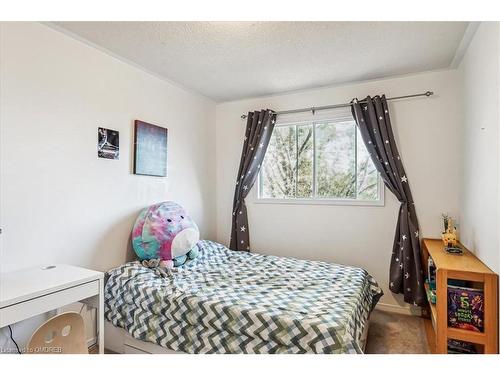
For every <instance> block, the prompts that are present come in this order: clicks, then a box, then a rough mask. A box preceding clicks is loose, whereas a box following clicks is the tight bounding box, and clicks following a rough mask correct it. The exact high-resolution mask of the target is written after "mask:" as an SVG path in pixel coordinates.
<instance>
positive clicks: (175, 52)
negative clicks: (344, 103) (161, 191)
mask: <svg viewBox="0 0 500 375" xmlns="http://www.w3.org/2000/svg"><path fill="white" fill-rule="evenodd" d="M55 24H56V25H57V26H59V27H62V28H64V29H66V30H68V31H70V32H71V33H73V34H77V35H78V36H79V37H82V38H84V39H86V40H88V41H90V42H92V43H93V44H96V45H98V46H100V47H103V48H104V49H106V50H108V51H111V52H112V53H114V54H115V55H118V56H121V57H123V58H125V59H127V60H129V61H132V62H134V63H136V64H138V65H140V66H142V67H144V68H145V69H147V70H149V71H151V72H154V73H156V74H158V75H160V76H162V77H165V78H167V79H169V80H171V81H175V82H177V83H179V84H181V85H183V86H185V87H187V88H190V89H192V90H194V91H197V92H199V93H201V94H203V95H205V96H207V97H209V98H212V99H213V100H215V101H217V102H223V101H228V100H235V99H240V98H245V97H253V96H260V95H268V94H275V93H280V92H286V91H291V90H297V89H304V88H310V87H317V86H325V85H330V84H339V83H345V82H352V81H359V80H366V79H375V78H381V77H388V76H392V75H399V74H406V73H415V72H420V71H426V70H432V69H440V68H446V67H448V66H449V65H450V63H451V61H452V59H453V57H454V55H455V51H456V50H457V47H458V45H459V43H460V41H461V39H462V36H463V34H464V31H465V29H466V27H467V22H56V23H55Z"/></svg>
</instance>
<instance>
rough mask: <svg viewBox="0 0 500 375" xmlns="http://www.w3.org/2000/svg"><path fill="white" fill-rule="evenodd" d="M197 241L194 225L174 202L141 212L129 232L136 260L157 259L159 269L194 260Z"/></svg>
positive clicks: (164, 203) (182, 209)
mask: <svg viewBox="0 0 500 375" xmlns="http://www.w3.org/2000/svg"><path fill="white" fill-rule="evenodd" d="M199 239H200V232H199V230H198V227H197V226H196V223H195V222H194V221H193V220H192V219H191V217H190V216H189V215H188V214H187V212H186V210H184V208H182V207H181V206H179V205H178V204H177V203H175V202H162V203H158V204H154V205H152V206H150V207H147V208H145V209H143V210H142V211H141V213H140V214H139V217H138V218H137V220H136V221H135V224H134V229H133V230H132V246H133V247H134V251H135V253H136V254H137V256H138V257H139V259H140V260H150V259H160V266H162V267H168V268H171V267H178V266H180V265H182V264H184V263H185V262H186V261H187V260H188V259H194V258H196V257H197V256H198V247H197V246H196V244H197V242H198V240H199Z"/></svg>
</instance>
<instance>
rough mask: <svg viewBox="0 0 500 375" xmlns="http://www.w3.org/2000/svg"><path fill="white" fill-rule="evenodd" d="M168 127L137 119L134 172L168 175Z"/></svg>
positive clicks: (160, 175)
mask: <svg viewBox="0 0 500 375" xmlns="http://www.w3.org/2000/svg"><path fill="white" fill-rule="evenodd" d="M167 141H168V129H167V128H162V127H161V126H157V125H153V124H149V123H147V122H144V121H140V120H135V131H134V174H139V175H146V176H158V177H166V176H167Z"/></svg>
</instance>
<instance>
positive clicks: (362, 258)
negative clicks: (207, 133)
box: [216, 70, 461, 312]
mask: <svg viewBox="0 0 500 375" xmlns="http://www.w3.org/2000/svg"><path fill="white" fill-rule="evenodd" d="M427 90H433V91H434V92H435V95H434V96H433V97H432V98H430V99H427V98H420V99H412V100H403V101H398V102H391V103H390V104H389V107H390V111H391V117H392V119H393V124H394V125H393V126H394V127H395V129H394V131H395V136H396V139H397V141H398V144H399V147H400V153H401V155H402V157H403V162H404V164H405V167H406V172H407V174H408V176H409V181H410V184H411V188H412V191H413V195H414V200H415V202H416V205H417V212H418V217H419V220H420V225H421V233H422V235H423V236H425V237H438V236H439V235H440V233H441V225H442V224H441V219H440V215H441V213H442V212H449V213H450V214H451V215H454V216H457V214H458V184H459V171H458V166H457V158H456V157H455V156H454V155H455V153H454V152H455V151H454V150H457V148H458V147H459V134H458V132H459V129H460V120H461V113H460V111H461V108H460V103H461V92H460V85H459V79H458V72H457V71H456V70H447V71H437V72H429V73H424V74H418V75H412V76H403V77H398V78H392V79H384V80H378V81H369V82H363V83H357V84H351V85H345V86H338V87H328V88H319V89H314V90H306V91H301V92H296V93H290V94H286V95H277V96H271V97H260V98H254V99H248V100H240V101H235V102H228V103H222V104H218V105H217V113H216V165H217V179H216V181H217V187H216V192H217V240H218V241H219V242H222V243H224V244H228V241H229V235H230V227H231V208H232V198H233V193H234V190H233V189H234V183H233V182H234V179H235V175H236V172H237V168H238V164H239V158H240V153H241V147H242V142H243V136H244V130H245V121H243V120H241V119H240V115H241V114H242V113H246V112H248V111H249V110H256V109H261V108H271V109H274V110H284V109H290V108H302V107H310V106H321V105H328V104H332V103H345V102H349V101H350V100H351V99H352V98H353V97H360V98H361V97H365V96H366V95H368V94H370V95H375V94H380V93H385V94H386V95H387V96H389V97H390V96H396V95H405V94H413V93H419V92H425V91H427ZM252 190H253V191H252V192H250V195H249V196H250V197H249V199H247V207H248V211H249V226H250V236H251V244H252V249H253V250H254V251H256V252H260V253H265V254H274V255H281V256H291V257H298V258H308V259H315V260H324V261H329V262H337V263H343V264H352V265H356V266H361V267H363V268H365V269H367V270H368V271H369V272H370V273H371V274H372V275H374V276H375V278H376V279H377V280H378V282H379V283H380V285H381V287H382V288H383V290H384V291H385V293H386V294H385V296H384V297H383V299H382V300H381V306H382V307H385V308H388V309H392V310H396V311H403V312H404V311H408V309H409V307H408V305H406V304H404V303H402V302H401V298H400V296H394V295H392V294H391V292H390V291H389V289H388V272H389V262H390V256H391V252H392V242H393V238H394V230H395V225H396V217H397V212H398V207H399V205H398V202H397V200H396V199H395V198H394V197H393V196H392V194H391V193H390V192H389V191H388V190H386V192H385V206H384V207H359V206H326V205H294V204H261V203H254V202H253V200H254V199H255V196H256V190H257V189H256V187H255V186H254V188H253V189H252Z"/></svg>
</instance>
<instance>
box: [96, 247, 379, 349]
mask: <svg viewBox="0 0 500 375" xmlns="http://www.w3.org/2000/svg"><path fill="white" fill-rule="evenodd" d="M198 246H199V248H200V255H199V256H198V258H196V259H195V260H193V261H191V262H189V263H186V264H185V265H184V266H182V267H179V268H177V269H175V270H173V271H171V272H170V273H169V274H166V275H165V274H163V275H162V274H160V273H159V272H158V271H155V270H153V269H149V268H146V267H143V266H142V265H141V264H140V263H139V262H130V263H126V264H124V265H123V266H120V267H118V268H115V269H112V270H110V271H109V272H108V275H107V276H108V280H107V283H106V287H105V316H106V319H108V320H109V321H110V322H111V323H112V324H114V325H115V326H117V327H122V328H124V329H125V330H127V331H128V332H129V333H130V334H131V335H132V336H133V337H135V338H137V339H140V340H143V341H150V342H153V343H155V344H158V345H161V346H163V347H166V348H169V349H172V350H177V351H182V352H186V353H361V348H360V345H359V340H360V338H361V334H362V332H363V328H364V326H365V324H366V322H367V319H368V316H369V313H370V311H371V310H372V309H373V307H374V306H375V304H376V303H377V301H378V299H379V298H380V296H381V295H382V291H381V289H380V288H379V287H378V285H377V283H376V282H375V280H374V279H373V278H372V277H371V276H370V275H369V274H368V273H367V272H366V271H365V270H363V269H361V268H356V267H350V266H343V265H338V264H330V263H324V262H316V261H307V260H298V259H291V258H281V257H275V256H266V255H259V254H251V253H246V252H236V251H231V250H229V249H228V248H226V247H225V246H223V245H221V244H218V243H215V242H211V241H200V242H199V243H198Z"/></svg>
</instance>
